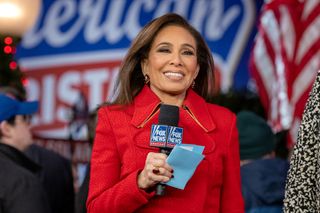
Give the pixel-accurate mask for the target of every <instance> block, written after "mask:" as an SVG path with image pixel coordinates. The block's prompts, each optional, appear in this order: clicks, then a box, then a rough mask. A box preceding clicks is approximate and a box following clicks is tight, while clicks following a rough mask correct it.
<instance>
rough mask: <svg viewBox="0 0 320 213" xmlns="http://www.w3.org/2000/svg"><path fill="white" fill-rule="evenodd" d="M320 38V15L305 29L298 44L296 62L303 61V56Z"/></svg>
mask: <svg viewBox="0 0 320 213" xmlns="http://www.w3.org/2000/svg"><path fill="white" fill-rule="evenodd" d="M319 39H320V16H318V17H317V18H316V19H315V20H313V22H312V23H310V24H309V26H308V28H307V29H306V30H305V31H304V33H303V36H302V38H301V40H300V42H299V44H298V53H297V57H296V61H295V63H296V64H299V63H300V62H301V59H302V57H303V56H304V55H305V54H306V52H307V51H308V50H309V49H310V47H312V45H314V43H315V42H316V41H317V40H319Z"/></svg>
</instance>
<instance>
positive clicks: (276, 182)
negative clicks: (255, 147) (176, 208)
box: [240, 158, 289, 213]
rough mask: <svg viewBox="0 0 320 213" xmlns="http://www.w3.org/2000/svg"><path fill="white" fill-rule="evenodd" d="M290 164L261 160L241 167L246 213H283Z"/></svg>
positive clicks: (280, 161) (281, 161) (282, 161)
mask: <svg viewBox="0 0 320 213" xmlns="http://www.w3.org/2000/svg"><path fill="white" fill-rule="evenodd" d="M288 169H289V163H288V162H287V161H286V160H282V159H277V158H275V159H261V160H255V161H252V162H250V163H248V164H246V165H243V166H242V167H241V169H240V170H241V181H242V194H243V198H244V200H245V209H246V213H263V212H266V213H267V212H268V213H278V212H279V213H281V212H282V206H283V199H284V190H285V181H286V176H287V172H288Z"/></svg>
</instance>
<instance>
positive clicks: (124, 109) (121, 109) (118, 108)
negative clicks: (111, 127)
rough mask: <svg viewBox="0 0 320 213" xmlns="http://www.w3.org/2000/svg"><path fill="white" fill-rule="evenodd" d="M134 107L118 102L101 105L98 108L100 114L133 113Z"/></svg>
mask: <svg viewBox="0 0 320 213" xmlns="http://www.w3.org/2000/svg"><path fill="white" fill-rule="evenodd" d="M132 110H133V107H132V105H118V104H105V105H101V106H100V107H99V109H98V114H99V115H106V114H108V115H114V114H118V115H119V114H121V113H125V114H128V113H129V114H131V113H130V112H132Z"/></svg>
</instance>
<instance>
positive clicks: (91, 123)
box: [75, 110, 97, 213]
mask: <svg viewBox="0 0 320 213" xmlns="http://www.w3.org/2000/svg"><path fill="white" fill-rule="evenodd" d="M96 124H97V110H94V111H92V112H91V113H90V114H89V119H88V122H87V127H88V141H89V143H90V145H91V146H92V145H93V140H94V135H95V131H96ZM89 179H90V162H89V163H88V165H87V168H86V173H85V177H84V180H83V182H82V184H81V185H80V188H79V191H78V192H77V194H76V199H75V213H86V212H87V208H86V201H87V197H88V191H89Z"/></svg>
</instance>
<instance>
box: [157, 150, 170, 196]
mask: <svg viewBox="0 0 320 213" xmlns="http://www.w3.org/2000/svg"><path fill="white" fill-rule="evenodd" d="M170 152H171V149H160V153H163V154H166V155H169V154H170ZM165 189H166V185H164V184H162V183H158V184H157V185H156V195H160V196H162V195H164V194H165Z"/></svg>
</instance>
